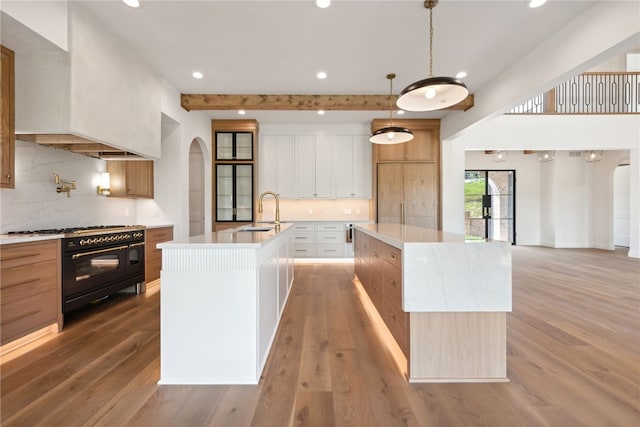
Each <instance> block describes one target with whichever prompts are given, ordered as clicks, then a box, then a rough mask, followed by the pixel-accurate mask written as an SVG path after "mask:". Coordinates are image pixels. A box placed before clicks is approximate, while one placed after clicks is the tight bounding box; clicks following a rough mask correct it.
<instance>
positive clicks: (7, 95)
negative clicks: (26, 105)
mask: <svg viewBox="0 0 640 427" xmlns="http://www.w3.org/2000/svg"><path fill="white" fill-rule="evenodd" d="M0 49H1V55H2V75H1V76H0V80H1V81H2V82H1V85H0V105H1V107H0V108H2V111H1V112H0V116H1V121H0V126H1V127H0V138H1V145H2V147H1V149H0V156H2V157H0V188H14V187H15V170H14V169H15V166H14V165H15V152H14V151H15V85H14V53H13V51H12V50H11V49H7V48H6V47H4V46H0Z"/></svg>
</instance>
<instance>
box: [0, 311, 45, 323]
mask: <svg viewBox="0 0 640 427" xmlns="http://www.w3.org/2000/svg"><path fill="white" fill-rule="evenodd" d="M39 311H40V310H31V311H28V312H26V313H23V314H19V315H18V316H16V317H14V318H12V319H9V320H5V321H4V322H1V323H0V325H8V324H9V323H13V322H17V321H18V320H21V319H24V318H25V317H29V316H33V315H34V314H36V313H38V312H39Z"/></svg>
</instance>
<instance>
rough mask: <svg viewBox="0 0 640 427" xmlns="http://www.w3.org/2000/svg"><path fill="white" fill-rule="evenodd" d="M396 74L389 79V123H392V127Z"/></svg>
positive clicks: (389, 76)
mask: <svg viewBox="0 0 640 427" xmlns="http://www.w3.org/2000/svg"><path fill="white" fill-rule="evenodd" d="M391 76H393V77H395V74H389V75H388V76H387V78H388V79H389V122H390V123H391V127H393V113H392V111H393V77H391Z"/></svg>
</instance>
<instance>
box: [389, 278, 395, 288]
mask: <svg viewBox="0 0 640 427" xmlns="http://www.w3.org/2000/svg"><path fill="white" fill-rule="evenodd" d="M389 282H391V286H393V287H394V288H395V287H396V281H395V280H394V279H391V280H389Z"/></svg>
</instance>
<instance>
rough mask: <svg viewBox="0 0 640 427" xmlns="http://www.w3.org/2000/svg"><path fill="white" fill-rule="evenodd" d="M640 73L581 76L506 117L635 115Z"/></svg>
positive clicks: (639, 106) (639, 102) (638, 107)
mask: <svg viewBox="0 0 640 427" xmlns="http://www.w3.org/2000/svg"><path fill="white" fill-rule="evenodd" d="M639 76H640V73H635V72H620V73H584V74H580V75H578V76H576V77H574V78H572V79H571V80H567V81H566V82H564V83H561V84H559V85H558V86H556V87H555V88H553V89H551V90H550V91H549V92H546V93H544V94H541V95H537V96H535V97H533V98H532V99H530V100H528V101H526V102H523V103H522V104H520V105H517V106H516V107H514V108H513V109H511V110H510V111H509V112H508V113H507V114H638V113H639V112H640V79H639V78H638V77H639Z"/></svg>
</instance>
